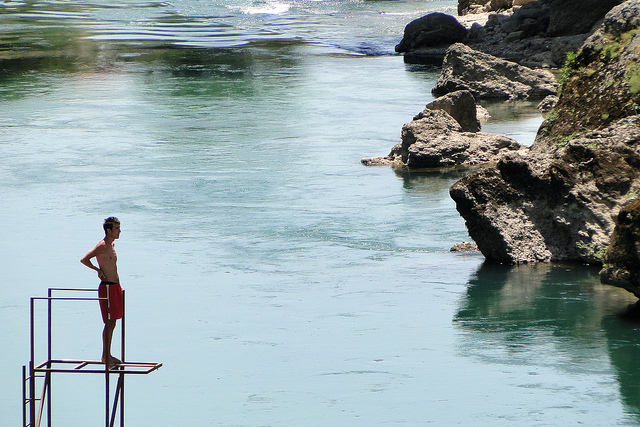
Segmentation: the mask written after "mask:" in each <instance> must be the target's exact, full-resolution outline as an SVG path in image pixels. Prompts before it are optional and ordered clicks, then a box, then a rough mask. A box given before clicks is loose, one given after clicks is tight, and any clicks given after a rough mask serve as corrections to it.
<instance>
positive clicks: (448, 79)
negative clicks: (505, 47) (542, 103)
mask: <svg viewBox="0 0 640 427" xmlns="http://www.w3.org/2000/svg"><path fill="white" fill-rule="evenodd" d="M557 88H558V84H557V82H556V79H555V77H554V76H553V74H552V73H551V72H549V71H546V70H532V69H530V68H527V67H524V66H522V65H518V64H516V63H515V62H510V61H506V60H503V59H500V58H496V57H495V56H492V55H489V54H486V53H482V52H478V51H475V50H473V49H471V48H470V47H468V46H466V45H464V44H462V43H456V44H454V45H452V46H451V47H450V48H449V50H448V51H447V55H446V56H445V58H444V62H443V64H442V72H441V74H440V77H439V78H438V81H437V83H436V85H435V87H434V88H433V89H432V92H433V93H435V94H439V95H442V94H446V93H449V92H454V91H457V90H468V91H469V92H471V93H472V94H473V96H474V97H475V98H476V99H503V100H511V99H543V98H544V97H546V96H548V95H555V94H556V91H557Z"/></svg>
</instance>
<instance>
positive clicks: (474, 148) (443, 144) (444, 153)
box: [390, 109, 523, 168]
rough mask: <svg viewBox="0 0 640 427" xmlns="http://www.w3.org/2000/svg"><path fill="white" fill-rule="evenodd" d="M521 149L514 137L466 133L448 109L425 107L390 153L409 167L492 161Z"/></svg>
mask: <svg viewBox="0 0 640 427" xmlns="http://www.w3.org/2000/svg"><path fill="white" fill-rule="evenodd" d="M521 149H523V147H522V146H521V145H520V144H519V143H518V142H516V141H515V140H513V139H511V138H508V137H506V136H503V135H497V134H490V133H485V132H475V133H473V132H464V131H463V129H462V127H461V126H460V125H459V124H458V122H456V121H455V119H453V117H451V116H450V115H449V114H447V113H446V112H445V111H442V110H429V109H425V110H424V111H423V112H422V113H420V114H419V115H417V116H416V117H415V118H414V120H413V121H411V122H410V123H406V124H405V125H404V126H403V127H402V142H401V143H400V144H399V145H396V146H395V147H394V149H393V150H392V152H391V155H390V156H391V157H392V158H400V159H401V161H402V163H403V164H404V165H406V166H407V167H409V168H439V167H449V166H474V165H478V164H483V163H491V162H495V161H497V159H498V158H500V156H502V155H503V154H504V153H505V152H509V151H517V150H521Z"/></svg>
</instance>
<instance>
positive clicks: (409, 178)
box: [394, 168, 475, 191]
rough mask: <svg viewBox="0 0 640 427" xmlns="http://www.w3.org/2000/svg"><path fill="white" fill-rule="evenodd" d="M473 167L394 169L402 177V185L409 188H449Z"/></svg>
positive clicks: (471, 170)
mask: <svg viewBox="0 0 640 427" xmlns="http://www.w3.org/2000/svg"><path fill="white" fill-rule="evenodd" d="M474 170H475V169H473V168H460V169H456V168H437V169H421V170H415V169H414V170H407V169H402V168H396V169H394V172H395V174H396V176H397V177H398V178H400V179H402V186H403V187H404V188H405V189H407V190H409V189H420V188H429V189H430V191H431V190H433V189H434V188H438V189H445V188H447V189H448V188H449V187H450V186H451V185H452V184H453V183H454V182H456V181H458V180H460V179H462V178H463V177H464V176H466V175H468V174H469V173H471V172H473V171H474Z"/></svg>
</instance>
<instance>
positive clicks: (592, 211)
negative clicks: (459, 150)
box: [451, 0, 640, 263]
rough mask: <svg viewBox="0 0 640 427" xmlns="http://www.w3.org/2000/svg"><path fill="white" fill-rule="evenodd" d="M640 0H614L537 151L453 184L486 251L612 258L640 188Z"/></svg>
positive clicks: (576, 61) (526, 256) (507, 255)
mask: <svg viewBox="0 0 640 427" xmlns="http://www.w3.org/2000/svg"><path fill="white" fill-rule="evenodd" d="M639 7H640V0H629V1H627V2H625V3H623V4H622V5H620V6H617V7H615V8H614V9H612V10H611V11H610V12H609V13H608V14H607V16H606V18H605V21H604V23H603V24H601V26H600V27H599V29H598V30H597V31H596V32H595V33H594V34H592V35H591V36H590V37H589V38H588V40H587V41H586V42H585V44H584V46H583V47H582V49H581V50H580V51H579V52H578V53H577V55H576V56H575V57H572V58H571V61H569V64H568V67H567V68H566V69H565V70H564V71H563V72H564V73H565V78H564V79H563V81H562V83H563V86H562V88H561V93H560V97H559V102H558V105H557V106H556V108H555V109H554V110H552V112H551V113H550V116H549V119H548V120H547V121H546V123H545V124H544V125H543V127H542V129H541V132H540V133H539V136H538V138H537V140H536V142H535V144H534V147H532V149H531V150H529V152H526V153H522V152H518V153H510V154H508V155H506V156H504V157H503V158H502V159H501V160H499V162H498V164H497V165H496V166H495V167H490V168H486V169H484V170H482V171H480V172H478V173H474V174H471V175H469V176H467V177H465V178H464V179H462V180H461V181H459V182H457V183H456V184H454V185H453V186H452V188H451V197H452V198H453V199H454V200H455V202H456V206H457V209H458V211H459V212H460V214H461V215H462V216H463V218H464V219H465V221H466V224H467V228H468V230H469V234H470V235H471V237H472V238H473V239H474V240H475V241H476V243H477V244H478V247H479V249H480V251H481V252H482V253H483V254H484V255H485V257H486V258H488V259H491V260H496V261H500V262H509V263H519V262H531V261H560V260H563V261H581V262H587V263H601V262H602V261H603V259H604V254H605V252H606V249H607V247H608V245H609V242H610V239H611V235H612V233H613V230H614V227H615V218H616V216H617V215H618V212H619V211H620V209H621V208H622V207H623V206H624V205H625V204H626V203H628V202H629V201H631V200H633V199H634V198H635V197H637V195H638V194H640V174H639V171H640V116H638V115H637V113H638V112H639V111H640V110H638V106H639V104H638V102H639V101H640V99H639V98H638V92H639V91H640V90H639V89H640V88H638V87H637V83H639V82H637V81H636V80H637V79H638V78H639V77H637V76H636V73H637V71H638V70H636V68H638V56H639V55H640V49H639V48H638V42H640V39H639V38H640V35H636V31H637V28H638V27H639V26H640V22H639V20H638V17H639V16H640V13H639V11H640V9H639ZM639 70H640V69H639Z"/></svg>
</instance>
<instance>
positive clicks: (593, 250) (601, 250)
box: [576, 242, 607, 264]
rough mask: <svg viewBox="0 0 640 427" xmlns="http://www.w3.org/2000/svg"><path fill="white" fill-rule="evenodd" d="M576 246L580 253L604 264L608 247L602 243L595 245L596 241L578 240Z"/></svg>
mask: <svg viewBox="0 0 640 427" xmlns="http://www.w3.org/2000/svg"><path fill="white" fill-rule="evenodd" d="M576 248H578V252H580V255H581V256H583V257H585V258H591V259H594V260H596V261H599V262H600V263H602V264H604V261H605V256H606V254H607V247H606V246H602V245H595V244H594V243H584V242H576Z"/></svg>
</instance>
